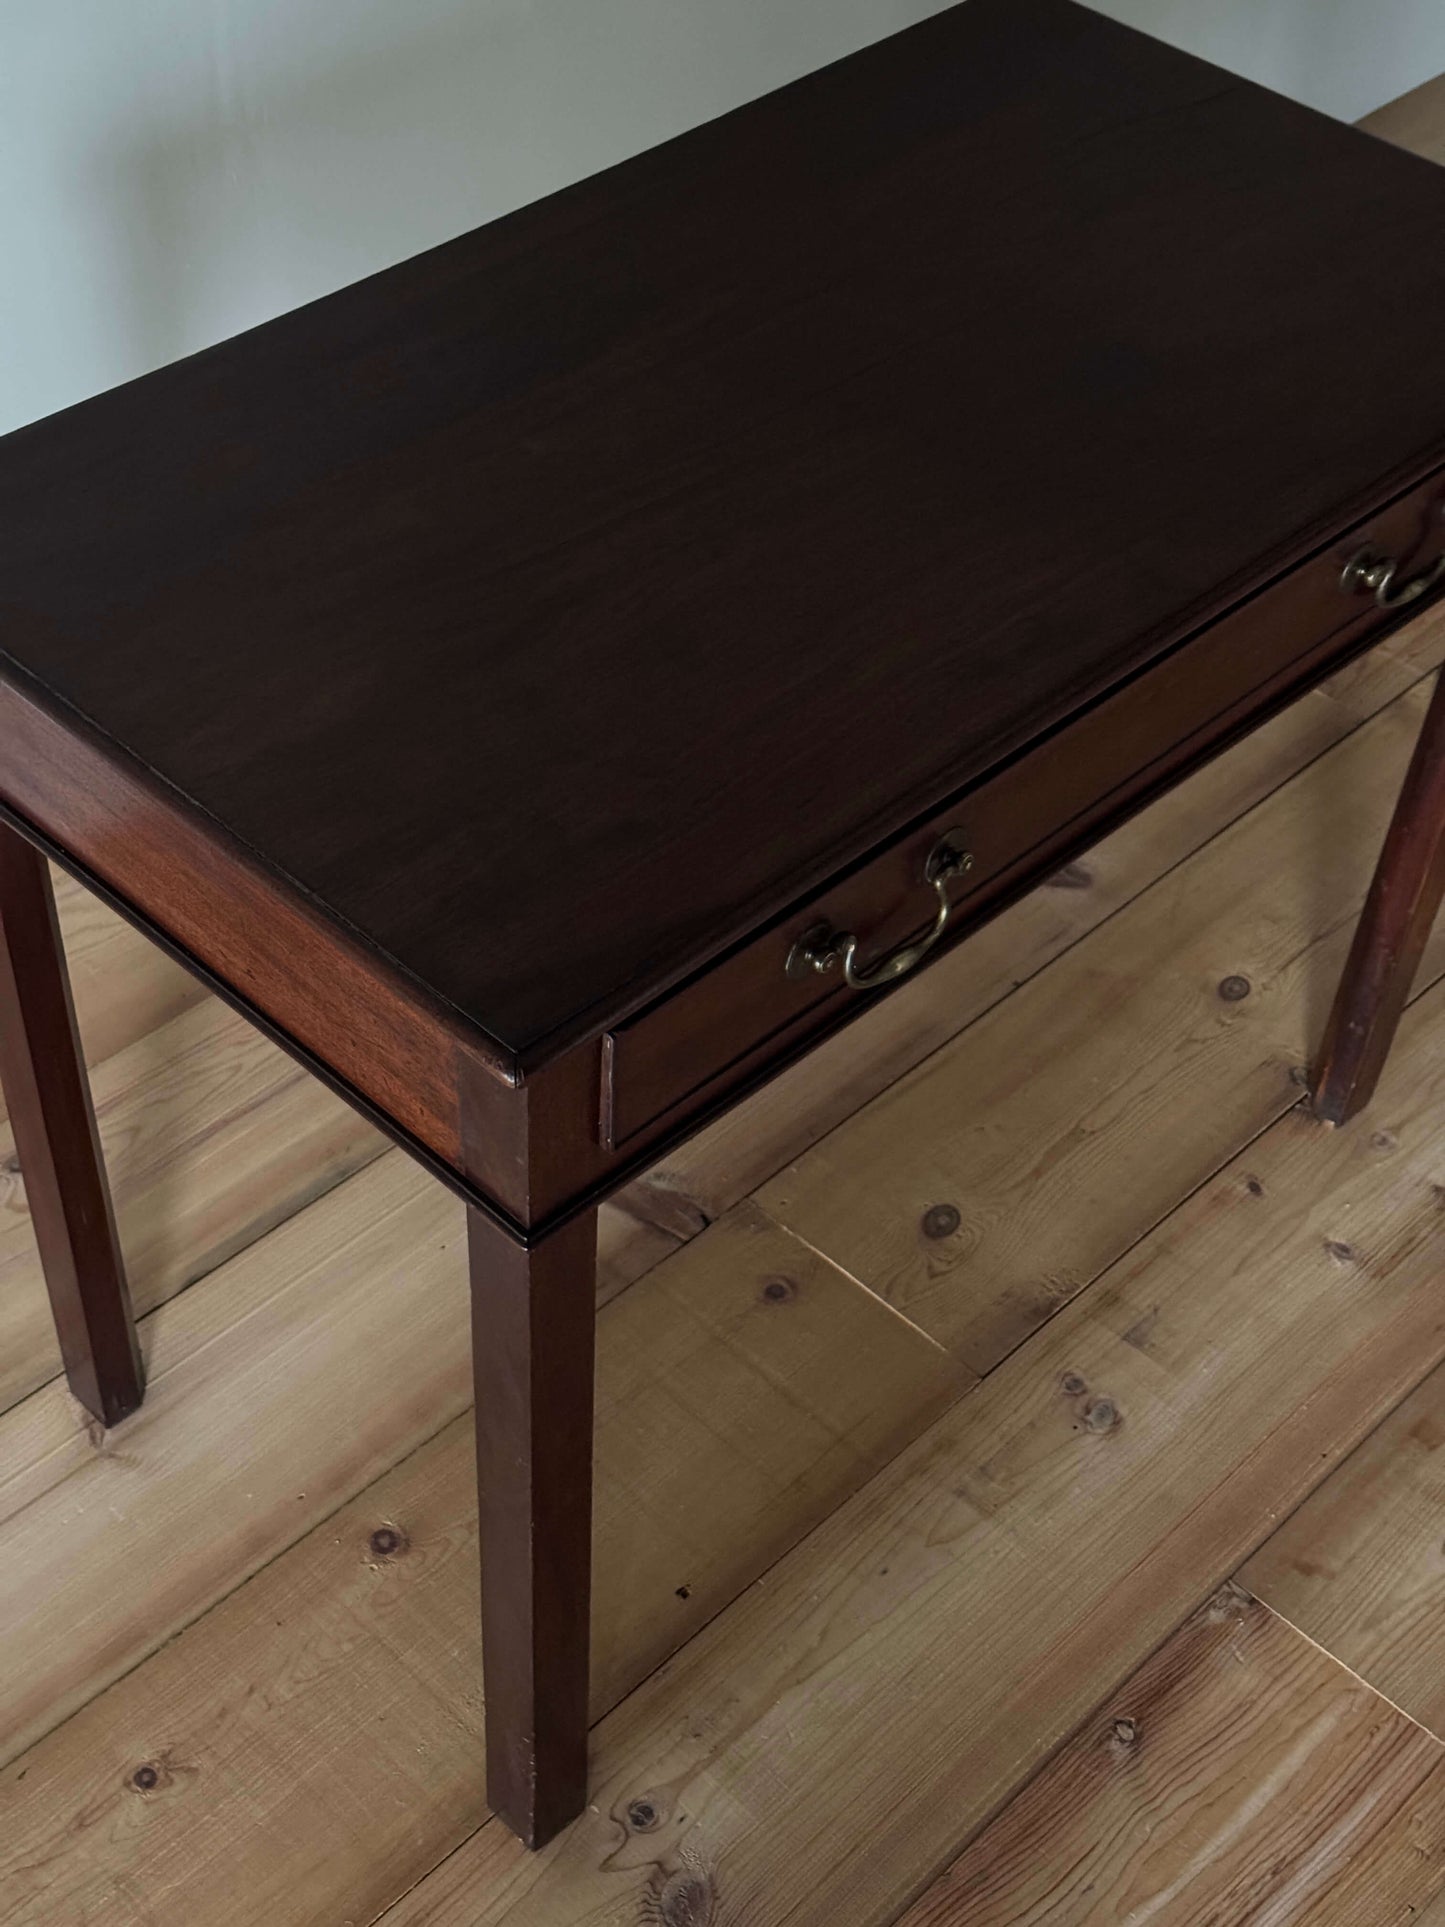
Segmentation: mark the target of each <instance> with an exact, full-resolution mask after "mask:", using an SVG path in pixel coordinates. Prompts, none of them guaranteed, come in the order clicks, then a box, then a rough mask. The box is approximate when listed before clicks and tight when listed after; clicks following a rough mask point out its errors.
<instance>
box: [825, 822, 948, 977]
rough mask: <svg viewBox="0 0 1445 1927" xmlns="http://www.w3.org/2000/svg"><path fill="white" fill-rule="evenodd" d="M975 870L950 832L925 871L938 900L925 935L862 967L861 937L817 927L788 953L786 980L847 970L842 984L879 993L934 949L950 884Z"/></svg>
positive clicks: (942, 928) (945, 918)
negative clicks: (859, 954)
mask: <svg viewBox="0 0 1445 1927" xmlns="http://www.w3.org/2000/svg"><path fill="white" fill-rule="evenodd" d="M972 868H973V856H972V853H971V852H970V851H969V850H967V849H965V847H964V843H963V832H962V830H946V831H945V832H944V834H943V835H942V836H941V837H940V838H939V840H938V842H937V843H935V844H934V846H933V849H932V851H931V852H930V854H929V858H928V861H927V863H925V864H924V866H923V876H924V881H925V882H927V883H931V884H932V885H933V888H934V892H935V894H936V895H937V897H938V913H937V915H936V916H935V917H934V919H933V922H932V924H931V925H930V927H929V928H928V930H927V931H926V932H925V933H924V935H923V936H921V937H918V938H916V939H915V940H914V941H913V942H912V943H906V944H904V945H903V946H902V947H901V948H900V949H898V950H894V951H891V952H890V953H889V954H888V955H887V956H886V957H880V958H879V959H878V961H877V963H875V964H872V965H870V966H868V967H867V968H865V969H862V970H860V969H859V968H858V938H857V936H856V935H855V934H854V933H853V931H851V930H834V929H832V928H831V927H830V926H829V925H828V924H826V923H815V924H813V925H812V927H811V928H810V929H808V930H805V931H804V932H803V934H802V936H801V937H799V938H798V941H797V942H796V943H795V944H794V945H793V947H792V949H791V950H790V951H789V952H788V965H787V969H788V975H789V976H790V977H805V976H806V975H807V974H808V972H809V971H810V970H816V971H820V972H822V971H828V970H832V969H833V967H834V966H835V965H836V964H839V963H841V964H842V966H843V981H844V983H846V984H847V985H848V987H849V988H850V989H851V990H878V989H881V987H882V986H883V985H884V984H891V983H895V982H896V981H897V980H898V978H900V977H906V976H907V974H908V972H909V971H910V970H912V969H914V967H915V966H916V965H918V964H921V963H922V962H923V959H924V958H925V957H926V956H927V955H928V953H929V951H930V950H932V948H933V946H934V945H935V944H936V943H937V942H938V940H939V938H940V937H941V936H942V935H943V933H944V931H945V930H946V929H947V928H948V919H949V915H950V913H951V911H952V909H953V906H952V904H951V903H950V902H949V900H948V885H949V882H950V880H951V879H952V878H953V877H956V876H962V875H963V873H964V871H965V870H971V869H972Z"/></svg>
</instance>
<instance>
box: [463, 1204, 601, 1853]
mask: <svg viewBox="0 0 1445 1927" xmlns="http://www.w3.org/2000/svg"><path fill="white" fill-rule="evenodd" d="M468 1245H469V1249H470V1257H471V1279H472V1351H473V1358H474V1362H475V1375H476V1389H477V1409H476V1425H477V1483H478V1496H479V1509H480V1517H481V1548H482V1663H483V1671H484V1676H485V1679H484V1684H485V1689H486V1702H487V1798H488V1801H489V1803H490V1805H491V1807H492V1809H493V1811H494V1812H495V1813H497V1814H499V1815H500V1816H501V1818H502V1819H503V1820H505V1821H506V1823H507V1825H508V1826H510V1827H511V1828H512V1830H513V1831H514V1832H515V1833H516V1834H518V1835H519V1836H520V1837H521V1839H522V1840H524V1841H525V1842H526V1844H527V1845H528V1846H529V1847H540V1846H542V1845H544V1844H545V1843H546V1842H547V1841H548V1840H549V1839H550V1838H551V1837H552V1835H553V1834H554V1833H556V1832H557V1830H558V1828H560V1827H562V1826H565V1825H566V1823H567V1822H568V1821H569V1820H571V1819H573V1818H574V1817H575V1816H576V1815H577V1814H578V1813H580V1812H581V1810H582V1808H583V1806H584V1805H585V1804H586V1800H587V1727H588V1698H587V1687H588V1648H589V1630H590V1620H591V1572H592V1371H593V1354H594V1344H595V1325H596V1285H595V1273H596V1264H597V1217H596V1213H595V1212H591V1211H589V1212H586V1213H585V1214H583V1216H581V1217H580V1218H577V1219H575V1220H574V1221H573V1222H572V1223H570V1224H568V1225H566V1226H565V1227H564V1228H563V1229H562V1230H560V1231H558V1232H555V1233H554V1234H553V1235H552V1236H551V1237H549V1238H548V1239H546V1240H545V1241H544V1242H543V1243H542V1244H539V1245H537V1246H535V1247H533V1249H532V1250H530V1251H525V1250H523V1249H522V1248H521V1247H520V1246H519V1245H517V1244H515V1243H513V1242H512V1240H511V1239H509V1238H508V1237H507V1236H506V1234H505V1233H503V1232H502V1231H500V1230H498V1228H497V1227H496V1226H495V1225H494V1224H492V1223H491V1221H490V1220H489V1219H487V1218H485V1217H483V1216H482V1215H481V1213H480V1212H478V1211H475V1210H472V1211H469V1212H468Z"/></svg>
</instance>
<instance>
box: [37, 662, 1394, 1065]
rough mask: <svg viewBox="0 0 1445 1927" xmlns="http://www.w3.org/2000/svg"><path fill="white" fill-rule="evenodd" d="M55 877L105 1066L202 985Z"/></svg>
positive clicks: (90, 1055) (92, 1056) (185, 1005)
mask: <svg viewBox="0 0 1445 1927" xmlns="http://www.w3.org/2000/svg"><path fill="white" fill-rule="evenodd" d="M1373 659H1374V652H1372V654H1371V657H1370V660H1373ZM51 880H52V883H53V885H54V888H55V907H56V909H57V911H58V912H59V914H60V933H61V936H62V937H63V938H64V941H65V961H66V963H67V964H68V965H69V967H70V983H71V988H72V990H73V991H74V993H75V1014H76V1018H77V1020H78V1022H79V1024H80V1037H81V1042H82V1043H83V1044H84V1046H85V1058H86V1062H87V1063H88V1064H91V1065H95V1064H101V1063H104V1061H105V1059H106V1058H107V1057H113V1056H114V1055H115V1053H116V1052H117V1051H120V1050H124V1049H125V1047H126V1046H127V1045H128V1044H133V1043H135V1042H136V1040H137V1039H138V1038H141V1037H146V1036H149V1035H150V1033H151V1032H152V1031H155V1030H159V1029H160V1028H161V1027H162V1025H164V1024H168V1023H169V1022H170V1021H171V1019H172V1018H173V1017H179V1016H180V1014H181V1013H182V1011H186V1010H190V1009H191V1008H192V1007H193V1006H194V1005H196V1004H199V1003H201V1002H202V1001H203V999H204V998H205V996H206V994H207V993H206V989H205V986H204V985H203V984H201V983H200V982H198V980H197V979H196V978H195V977H193V976H192V975H191V973H190V972H189V971H188V970H183V969H182V968H181V966H180V965H179V964H178V963H174V962H172V960H171V959H170V958H169V957H167V956H166V955H165V954H164V952H163V951H160V950H158V949H157V948H156V946H155V945H154V944H153V943H151V942H150V941H149V939H148V938H145V937H143V936H142V935H141V933H140V932H139V930H137V929H135V928H134V926H133V925H131V924H128V923H127V922H126V921H125V920H124V918H122V917H118V916H117V915H116V914H115V912H114V911H113V910H109V909H107V908H106V906H105V905H104V904H103V903H102V902H101V901H100V900H99V898H98V897H95V896H92V894H91V893H90V891H89V890H84V889H82V888H81V886H80V885H79V884H78V883H77V882H76V881H75V879H74V878H73V877H70V876H67V875H66V873H65V872H64V871H63V870H57V869H56V868H55V867H54V865H52V866H51Z"/></svg>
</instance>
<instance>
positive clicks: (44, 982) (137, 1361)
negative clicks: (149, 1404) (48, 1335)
mask: <svg viewBox="0 0 1445 1927" xmlns="http://www.w3.org/2000/svg"><path fill="white" fill-rule="evenodd" d="M0 1081H3V1083H4V1086H5V1100H6V1103H7V1105H8V1106H9V1111H10V1124H11V1129H12V1130H13V1131H14V1133H15V1149H16V1151H17V1153H18V1155H19V1159H20V1171H21V1175H22V1176H23V1177H24V1180H25V1196H26V1200H27V1202H28V1203H29V1206H30V1219H31V1223H32V1224H33V1225H34V1227H35V1239H36V1243H37V1244H38V1246H39V1248H40V1262H41V1267H42V1269H43V1270H44V1273H45V1283H46V1286H47V1288H48V1289H49V1292H50V1303H51V1308H52V1310H53V1311H54V1314H55V1326H56V1331H57V1333H58V1334H59V1338H60V1352H61V1357H62V1358H63V1359H64V1361H65V1375H66V1377H67V1378H68V1379H69V1381H70V1389H71V1390H72V1391H73V1392H74V1393H75V1396H76V1397H77V1398H78V1399H79V1400H80V1402H81V1404H82V1405H84V1406H85V1408H86V1409H87V1411H89V1412H92V1413H93V1414H94V1415H95V1417H96V1418H98V1419H100V1420H101V1422H102V1423H103V1424H105V1425H114V1424H115V1423H116V1422H117V1420H119V1419H123V1418H124V1417H125V1416H126V1414H127V1413H129V1412H133V1411H134V1410H135V1409H136V1407H137V1406H138V1405H139V1404H140V1402H141V1397H142V1393H143V1391H144V1385H145V1381H144V1376H143V1373H142V1369H141V1356H140V1346H139V1344H138V1342H137V1339H136V1329H135V1319H134V1317H133V1316H132V1313H131V1304H130V1294H129V1292H128V1291H127V1289H126V1282H125V1270H124V1266H123V1265H122V1262H121V1255H120V1245H119V1242H118V1240H117V1238H116V1231H115V1216H114V1213H113V1212H112V1210H111V1201H110V1187H109V1185H108V1184H107V1183H106V1177H105V1166H104V1164H103V1162H102V1160H101V1152H100V1136H99V1133H98V1132H97V1130H96V1127H95V1110H94V1107H93V1105H92V1103H91V1097H90V1083H89V1080H88V1078H87V1077H86V1072H85V1060H84V1058H83V1056H82V1055H81V1048H80V1035H79V1032H78V1031H77V1029H76V1024H75V1009H74V1005H73V1003H72V1001H71V995H70V977H69V973H68V972H67V970H66V967H65V951H64V949H63V947H62V945H61V940H60V924H59V920H58V918H57V917H56V914H55V897H54V894H53V892H52V890H51V888H50V871H49V867H48V866H47V864H46V861H45V858H44V857H43V856H42V855H41V854H40V852H39V851H38V850H37V849H35V848H34V846H33V845H32V844H29V843H27V842H26V841H25V839H24V838H23V837H22V836H19V835H17V833H16V832H15V831H14V830H12V829H10V828H9V826H8V825H6V824H0Z"/></svg>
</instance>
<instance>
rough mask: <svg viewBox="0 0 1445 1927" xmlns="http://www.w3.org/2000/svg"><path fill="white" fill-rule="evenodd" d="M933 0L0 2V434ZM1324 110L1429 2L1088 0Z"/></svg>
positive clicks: (1419, 53)
mask: <svg viewBox="0 0 1445 1927" xmlns="http://www.w3.org/2000/svg"><path fill="white" fill-rule="evenodd" d="M937 4H938V0H404V4H399V3H398V0H52V3H51V4H47V3H46V0H0V276H3V280H0V430H3V429H6V428H10V427H13V426H15V425H17V424H19V423H21V422H24V421H28V420H30V419H32V418H34V417H35V416H38V415H43V414H47V413H49V412H50V411H51V410H52V409H55V408H59V407H62V406H64V405H65V404H66V403H68V402H71V401H75V400H78V399H79V398H80V397H81V396H83V395H86V394H90V393H92V392H94V391H95V390H97V389H101V388H106V387H109V386H110V385H112V384H113V383H115V382H117V381H121V380H124V379H125V378H127V377H128V376H130V375H134V374H138V373H141V372H142V371H143V370H145V369H147V368H150V367H154V366H155V365H157V364H158V363H160V362H163V361H168V360H171V359H172V358H174V357H175V356H177V355H181V354H185V353H188V352H190V351H191V350H193V349H195V348H198V347H202V346H204V345H205V344H206V343H208V342H211V341H215V340H218V339H220V338H221V337H223V336H225V335H228V334H232V333H234V332H235V331H236V330H237V329H239V328H243V327H245V326H247V325H248V324H250V323H251V322H254V321H258V320H261V319H264V318H265V317H266V316H268V315H271V314H275V313H277V312H279V311H281V310H284V309H286V308H290V307H294V306H295V305H297V303H299V302H301V301H304V300H307V299H309V298H310V297H311V296H313V295H316V294H320V293H324V292H325V291H327V290H328V289H331V288H334V287H338V286H340V285H342V284H343V283H345V282H347V281H350V280H354V279H355V278H356V277H357V276H359V275H362V274H365V273H368V272H370V271H371V270H372V269H374V268H378V267H382V266H385V265H386V264H387V263H389V262H392V261H395V260H399V259H401V258H403V257H404V256H406V255H408V254H413V253H415V252H416V251H417V250H418V249H420V248H423V247H426V246H428V245H429V244H430V243H432V242H434V241H439V240H442V239H445V238H446V237H447V236H449V235H452V234H455V233H458V232H460V231H461V230H462V229H464V228H467V227H471V226H474V225H475V224H476V223H477V222H479V221H484V220H486V219H488V218H489V217H490V216H492V215H495V214H498V213H500V212H502V211H503V210H505V209H507V208H510V207H514V206H517V205H519V204H520V203H522V202H524V201H528V200H532V199H534V198H535V197H536V196H538V195H540V194H544V193H546V192H547V191H548V190H549V189H551V188H554V187H557V186H560V185H561V184H563V183H564V182H567V181H570V180H573V179H575V178H577V177H578V176H580V175H583V174H587V173H591V172H593V171H595V170H596V169H597V168H600V167H604V166H606V165H607V164H608V163H609V162H611V161H614V160H618V159H620V158H622V157H623V156H624V155H626V154H629V153H632V152H635V151H636V150H638V149H639V148H643V147H647V146H650V145H652V144H653V143H654V142H656V141H658V140H661V139H663V138H665V137H666V136H667V135H669V134H672V133H675V132H677V131H679V130H680V129H682V128H684V127H687V126H689V125H691V124H693V123H694V122H696V121H699V120H703V119H706V118H708V117H710V116H712V115H714V114H717V113H720V112H722V111H723V110H725V109H726V108H728V107H731V106H734V105H736V104H737V103H738V102H740V101H742V100H746V99H749V98H751V97H752V96H753V95H755V94H758V93H761V92H764V91H765V90H766V89H767V88H769V87H773V86H777V85H780V84H781V83H782V82H783V81H785V80H789V79H792V78H793V77H794V76H795V75H797V74H800V73H803V72H806V71H807V70H808V69H810V68H812V67H815V66H819V65H821V64H822V63H823V62H824V61H826V60H830V59H834V58H836V57H837V56H838V55H840V54H843V53H846V52H849V51H850V50H851V49H853V48H855V47H859V46H862V45H865V44H866V43H867V42H869V41H871V40H874V39H877V38H879V37H880V36H881V35H883V34H885V33H888V32H891V31H893V30H894V29H896V28H898V27H901V26H905V25H907V24H908V23H909V22H911V21H913V20H916V19H920V18H922V17H923V16H924V15H926V14H929V13H932V12H933V11H935V9H936V6H937ZM1105 10H1106V11H1108V12H1112V13H1114V14H1116V15H1117V16H1118V17H1119V18H1121V19H1127V20H1129V21H1131V22H1132V23H1133V24H1135V25H1137V26H1142V27H1146V28H1149V29H1152V30H1153V31H1156V32H1158V33H1160V34H1162V35H1163V36H1164V37H1166V38H1169V39H1174V40H1177V41H1178V42H1179V44H1181V45H1186V46H1189V47H1191V48H1193V49H1194V50H1195V51H1197V52H1200V53H1203V54H1206V55H1208V56H1209V57H1210V58H1212V59H1216V60H1219V61H1221V62H1222V63H1224V64H1225V65H1227V66H1231V67H1233V68H1235V69H1236V70H1238V71H1241V72H1245V73H1249V74H1251V75H1253V76H1254V77H1256V78H1258V79H1261V80H1263V81H1266V82H1267V83H1269V84H1270V85H1272V86H1275V87H1279V88H1281V89H1283V90H1284V91H1286V92H1288V93H1292V94H1295V95H1297V96H1298V97H1299V98H1301V99H1304V100H1308V101H1311V102H1313V103H1314V104H1316V105H1318V106H1321V107H1323V108H1325V109H1326V110H1327V111H1329V112H1332V113H1336V114H1341V115H1345V116H1351V117H1352V116H1355V115H1358V114H1361V113H1364V112H1366V111H1367V110H1368V109H1369V108H1371V107H1373V106H1376V105H1378V104H1379V103H1380V102H1381V101H1383V100H1385V99H1388V98H1390V97H1391V96H1393V95H1394V94H1396V93H1399V92H1402V91H1403V90H1404V89H1405V88H1407V87H1409V86H1412V85H1414V84H1416V83H1417V82H1419V81H1421V80H1424V79H1426V78H1428V77H1429V76H1430V75H1432V74H1433V73H1435V72H1438V71H1439V70H1441V69H1442V68H1445V6H1442V4H1441V0H1108V4H1107V6H1106V8H1105Z"/></svg>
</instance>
